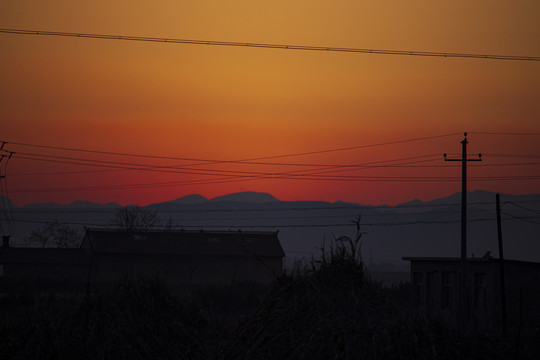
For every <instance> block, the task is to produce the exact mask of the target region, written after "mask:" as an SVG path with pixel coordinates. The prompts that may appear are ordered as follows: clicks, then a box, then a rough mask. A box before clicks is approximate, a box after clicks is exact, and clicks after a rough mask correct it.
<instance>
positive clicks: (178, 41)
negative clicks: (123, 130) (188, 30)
mask: <svg viewBox="0 0 540 360" xmlns="http://www.w3.org/2000/svg"><path fill="white" fill-rule="evenodd" d="M0 33H5V34H18V35H45V36H63V37H76V38H91V39H105V40H128V41H144V42H159V43H172V44H191V45H214V46H233V47H251V48H268V49H281V50H308V51H325V52H345V53H365V54H380V55H408V56H428V57H445V58H471V59H490V60H520V61H540V57H538V56H519V55H494V54H472V53H454V52H435V51H415V50H388V49H386V50H383V49H364V48H349V47H332V46H314V45H290V44H289V45H286V44H269V43H253V42H236V41H216V40H194V39H177V38H163V37H147V36H129V35H109V34H91V33H73V32H62V31H45V30H26V29H0Z"/></svg>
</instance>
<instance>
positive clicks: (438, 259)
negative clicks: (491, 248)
mask: <svg viewBox="0 0 540 360" xmlns="http://www.w3.org/2000/svg"><path fill="white" fill-rule="evenodd" d="M401 260H406V261H411V262H412V261H423V262H427V261H434V262H460V261H461V258H459V257H429V256H427V257H419V256H416V257H415V256H403V257H402V258H401ZM467 262H468V263H473V262H499V258H494V257H487V258H484V257H478V258H476V257H475V258H467ZM504 262H505V263H511V264H524V265H535V266H540V263H538V262H533V261H522V260H511V259H505V260H504Z"/></svg>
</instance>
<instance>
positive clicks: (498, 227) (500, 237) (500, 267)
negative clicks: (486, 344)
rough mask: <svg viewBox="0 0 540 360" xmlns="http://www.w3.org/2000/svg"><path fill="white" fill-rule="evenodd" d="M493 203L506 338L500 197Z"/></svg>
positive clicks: (502, 314)
mask: <svg viewBox="0 0 540 360" xmlns="http://www.w3.org/2000/svg"><path fill="white" fill-rule="evenodd" d="M495 202H496V206H497V235H498V240H499V272H500V284H499V285H500V287H501V318H502V319H501V320H502V332H503V336H504V337H506V288H505V283H504V255H503V240H502V225H501V196H500V194H495Z"/></svg>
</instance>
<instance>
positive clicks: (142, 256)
mask: <svg viewBox="0 0 540 360" xmlns="http://www.w3.org/2000/svg"><path fill="white" fill-rule="evenodd" d="M284 256H285V253H284V251H283V248H282V247H281V244H280V242H279V239H278V233H277V232H244V231H202V230H199V231H192V230H181V231H120V230H102V229H86V231H85V236H84V239H83V241H82V244H81V246H80V247H79V248H77V249H58V248H12V247H9V246H4V247H3V248H2V249H0V285H2V286H3V287H4V288H5V287H6V286H8V285H6V284H8V283H13V282H17V281H36V282H39V283H40V284H42V285H43V284H47V286H49V287H51V288H52V289H61V288H62V284H64V285H66V284H69V286H67V285H66V286H67V287H66V290H68V288H69V291H71V290H73V291H77V290H80V289H82V288H85V286H89V287H91V288H93V289H96V288H104V287H108V286H110V285H111V284H113V283H114V282H116V281H117V280H118V279H120V278H122V277H125V276H137V277H139V276H141V277H146V278H159V279H162V280H164V281H165V282H166V283H167V284H168V285H169V287H170V288H171V289H179V290H180V289H183V288H185V287H190V286H198V285H205V284H230V283H234V282H255V283H270V282H272V281H273V280H274V278H275V277H276V276H277V275H279V274H281V272H282V271H283V258H284ZM40 286H41V285H40ZM0 290H1V289H0Z"/></svg>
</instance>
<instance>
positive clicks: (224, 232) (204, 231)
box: [84, 227, 279, 235]
mask: <svg viewBox="0 0 540 360" xmlns="http://www.w3.org/2000/svg"><path fill="white" fill-rule="evenodd" d="M84 230H85V232H96V233H97V232H117V233H138V234H142V233H149V234H151V233H181V234H200V233H203V234H243V235H277V234H279V230H276V231H244V230H241V229H238V230H205V229H199V230H187V229H182V228H181V229H177V230H165V229H155V230H132V231H128V230H123V229H117V228H110V229H107V228H88V227H85V228H84Z"/></svg>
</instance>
